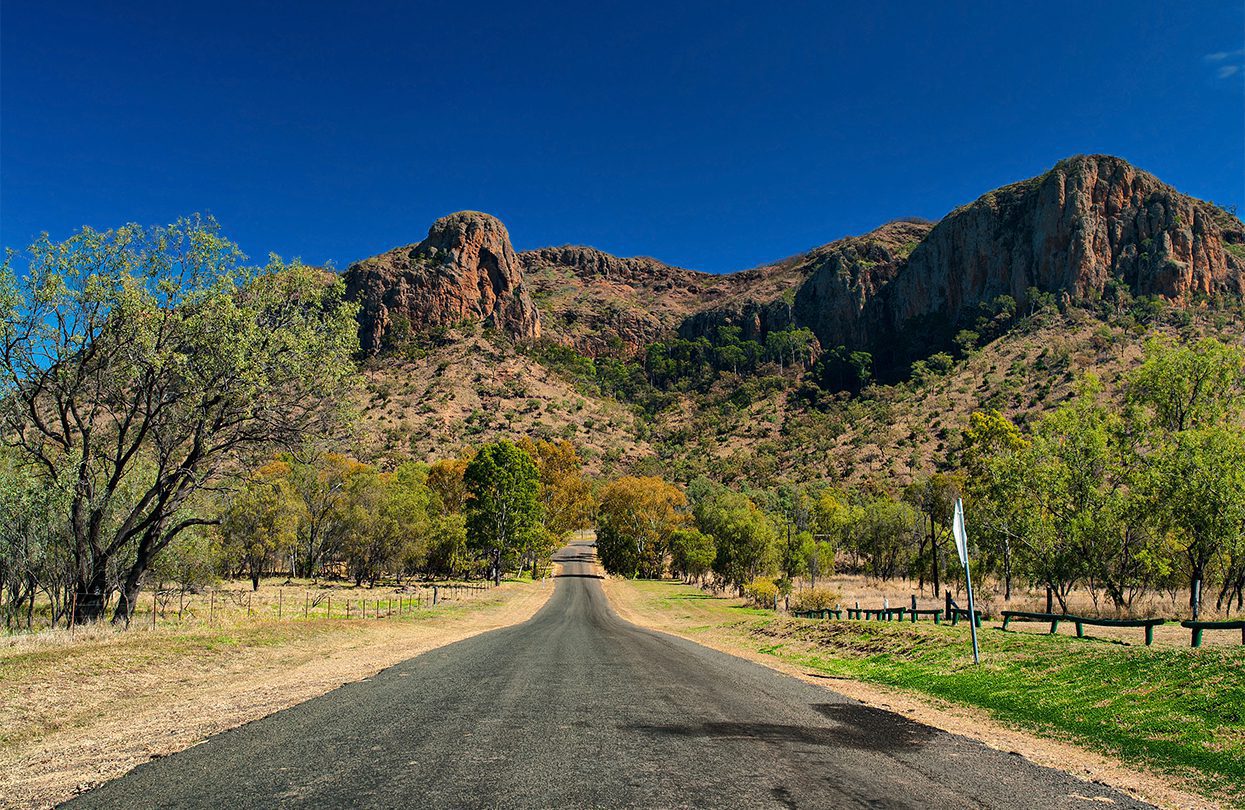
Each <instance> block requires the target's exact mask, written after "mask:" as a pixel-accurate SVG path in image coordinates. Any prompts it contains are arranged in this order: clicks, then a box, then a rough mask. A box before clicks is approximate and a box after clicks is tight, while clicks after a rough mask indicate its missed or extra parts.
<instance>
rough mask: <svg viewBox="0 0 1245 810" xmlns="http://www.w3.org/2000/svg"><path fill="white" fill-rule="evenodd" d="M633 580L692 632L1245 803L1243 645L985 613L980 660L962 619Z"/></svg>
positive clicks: (655, 605) (654, 604)
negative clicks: (886, 616)
mask: <svg viewBox="0 0 1245 810" xmlns="http://www.w3.org/2000/svg"><path fill="white" fill-rule="evenodd" d="M635 585H636V587H637V588H639V589H640V590H641V591H642V592H643V593H644V595H645V599H646V602H648V603H649V604H651V605H652V607H653V608H656V609H657V610H658V611H659V612H660V613H663V614H666V616H665V617H666V618H667V619H671V618H679V617H680V615H682V616H683V617H685V618H684V619H683V621H686V623H687V626H686V627H682V626H681V625H682V622H680V626H681V627H680V629H683V630H685V631H686V632H689V633H701V632H726V633H729V634H730V635H732V636H733V637H734V638H735V639H736V640H738V641H739V642H740V643H741V644H743V645H746V646H747V647H750V648H751V649H754V650H756V651H757V652H760V653H763V654H767V655H772V656H775V657H777V658H780V659H782V660H784V661H787V662H790V663H795V664H799V665H801V666H805V667H808V668H809V669H810V670H813V671H814V672H816V673H818V674H824V675H828V676H831V677H841V678H852V679H856V680H861V681H866V682H870V683H875V684H881V685H885V686H892V687H898V688H902V689H908V690H913V691H917V692H922V693H925V694H927V695H932V696H934V697H936V698H939V699H941V700H945V701H947V702H950V703H956V704H961V705H964V706H972V707H978V708H981V709H985V710H986V711H987V712H988V713H989V714H990V715H992V716H993V717H995V718H996V719H998V720H1000V721H1002V722H1004V723H1006V724H1010V725H1015V726H1018V727H1023V728H1026V729H1029V730H1031V731H1036V732H1039V733H1041V734H1043V735H1046V736H1051V737H1055V738H1059V739H1065V740H1068V741H1071V742H1076V743H1080V744H1082V745H1085V746H1086V747H1089V748H1092V749H1096V750H1099V751H1101V752H1104V753H1107V754H1109V755H1111V756H1114V757H1116V758H1118V759H1120V760H1122V761H1124V762H1128V763H1135V764H1139V765H1145V766H1147V767H1149V768H1151V769H1153V770H1155V771H1158V772H1162V773H1167V774H1170V775H1172V776H1175V777H1178V778H1180V779H1181V780H1182V781H1185V782H1187V783H1188V784H1189V785H1190V786H1192V787H1193V788H1194V789H1195V790H1197V791H1198V792H1201V793H1202V794H1203V795H1206V796H1207V797H1209V798H1212V799H1215V800H1218V801H1224V802H1228V803H1231V804H1234V805H1237V806H1242V807H1245V650H1243V649H1242V648H1240V647H1218V648H1202V649H1197V650H1193V649H1188V648H1183V649H1181V648H1158V647H1145V646H1132V645H1125V644H1121V643H1119V642H1115V641H1109V640H1103V639H1094V638H1075V637H1070V636H1044V635H1032V634H1022V633H1005V632H1003V631H1001V630H1000V629H999V628H997V627H991V626H989V625H987V627H986V629H985V630H984V632H982V633H981V656H982V657H981V665H980V666H978V667H974V666H973V663H972V654H971V652H970V647H969V637H968V627H967V626H964V625H961V626H959V627H949V626H946V625H942V626H935V625H933V624H931V623H925V624H911V623H899V622H868V623H866V622H858V621H852V622H849V621H833V620H816V619H792V618H785V617H775V616H774V614H773V613H772V612H769V611H760V610H753V609H749V608H744V607H741V606H740V605H739V603H738V602H737V600H733V599H727V598H713V597H711V598H709V599H705V598H704V596H705V594H704V592H703V591H700V590H699V589H697V588H693V587H690V586H679V585H672V584H670V583H656V582H637V583H635ZM685 592H686V593H685ZM712 617H716V621H712V620H711V618H712ZM702 628H704V629H702Z"/></svg>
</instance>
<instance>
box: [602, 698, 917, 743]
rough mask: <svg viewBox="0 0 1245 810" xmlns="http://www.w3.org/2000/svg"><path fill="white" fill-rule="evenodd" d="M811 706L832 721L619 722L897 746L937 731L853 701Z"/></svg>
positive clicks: (774, 739)
mask: <svg viewBox="0 0 1245 810" xmlns="http://www.w3.org/2000/svg"><path fill="white" fill-rule="evenodd" d="M812 708H813V709H814V710H816V711H817V712H818V713H819V714H822V715H824V716H825V717H827V718H829V719H830V720H831V721H833V723H834V724H833V725H829V726H813V725H785V724H781V723H732V722H705V723H689V724H671V725H649V724H642V723H633V724H629V725H624V726H621V728H623V729H625V730H631V731H638V732H640V733H642V734H649V735H652V736H658V737H690V738H701V739H714V740H732V739H734V740H756V741H758V742H766V743H773V744H796V745H815V746H823V747H832V748H844V747H846V748H854V749H857V750H861V751H898V750H902V749H912V748H919V747H921V746H923V745H924V744H925V743H926V742H928V741H929V740H931V739H932V738H933V737H934V736H935V735H937V734H939V733H940V732H939V731H938V730H937V729H934V728H931V727H929V726H926V725H922V724H921V723H917V722H915V721H912V720H909V719H907V718H906V717H901V716H899V715H897V714H894V713H892V712H888V711H885V710H883V709H875V708H872V707H870V706H862V705H860V704H855V703H815V704H812Z"/></svg>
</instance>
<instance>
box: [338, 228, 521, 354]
mask: <svg viewBox="0 0 1245 810" xmlns="http://www.w3.org/2000/svg"><path fill="white" fill-rule="evenodd" d="M346 293H347V295H348V296H350V298H352V299H353V300H356V301H359V303H360V307H361V311H360V313H359V345H360V347H361V349H362V350H363V352H364V353H366V354H376V353H377V352H379V351H380V350H381V348H382V347H383V346H385V345H386V343H387V341H392V340H393V338H394V337H395V336H397V335H400V334H404V333H405V334H409V333H412V332H421V331H425V330H427V329H429V328H435V327H444V326H458V325H460V324H464V323H484V324H486V325H489V326H492V327H493V328H496V329H498V330H500V331H502V332H504V333H506V334H507V335H509V336H510V337H512V338H514V339H516V340H534V339H536V338H538V337H540V315H539V313H538V312H537V311H536V306H535V304H533V303H532V299H531V298H530V297H529V296H528V293H527V290H526V289H525V288H524V285H523V272H522V268H521V266H520V264H519V261H518V259H517V258H516V257H515V253H514V248H513V247H511V245H510V235H509V234H508V233H507V232H506V228H505V226H504V225H502V224H501V222H499V221H498V220H497V219H496V218H494V217H491V216H489V215H488V214H481V213H478V212H474V211H462V212H459V213H457V214H450V215H449V216H447V217H442V218H441V219H439V220H437V221H436V222H434V223H433V225H432V227H431V228H430V229H429V230H428V238H427V239H425V240H424V241H422V242H420V243H419V244H417V245H408V246H406V247H401V248H395V249H393V250H391V251H389V252H387V253H382V254H381V255H379V256H374V257H372V258H370V259H364V260H363V261H361V262H358V263H356V264H354V265H351V266H350V268H348V269H347V270H346Z"/></svg>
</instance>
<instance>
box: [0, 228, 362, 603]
mask: <svg viewBox="0 0 1245 810" xmlns="http://www.w3.org/2000/svg"><path fill="white" fill-rule="evenodd" d="M244 261H245V257H243V256H242V254H241V253H240V251H239V250H238V248H237V247H236V246H235V245H233V244H232V243H231V242H229V241H228V240H227V239H225V238H224V237H223V236H222V235H221V234H220V231H219V227H218V226H217V225H216V223H215V222H213V221H211V220H201V219H197V218H196V219H185V220H179V221H178V222H176V223H174V224H173V225H169V226H167V227H157V228H151V229H146V228H142V227H139V226H137V225H128V226H125V227H122V228H118V229H116V230H112V231H96V230H93V229H90V228H84V229H83V230H81V231H80V232H78V233H76V234H74V235H73V236H71V237H70V238H69V239H67V240H65V241H63V242H53V241H51V240H50V239H48V237H47V236H46V235H45V236H44V237H43V238H41V239H40V240H39V241H37V242H36V243H35V244H33V245H31V246H30V248H29V249H28V250H27V251H26V252H25V253H24V254H18V253H13V252H10V253H9V254H8V256H7V257H6V259H5V261H4V264H3V266H2V268H0V434H2V438H3V440H4V441H5V442H7V443H9V444H11V445H13V446H14V447H16V448H17V449H18V450H19V451H20V454H21V455H22V456H23V457H24V458H25V459H26V460H27V461H29V462H30V463H32V464H33V465H34V466H35V468H36V469H37V470H38V474H39V476H40V477H41V479H42V480H43V482H44V483H45V484H46V485H47V486H49V487H53V486H59V487H63V488H64V490H65V492H66V495H67V500H68V507H67V523H68V537H69V543H68V544H69V554H70V556H71V558H72V561H73V566H74V585H73V591H74V600H75V603H76V604H75V615H76V617H77V619H78V620H79V621H90V620H93V619H96V618H98V617H100V616H101V615H102V614H103V613H104V612H105V610H106V609H107V607H108V604H109V601H110V599H111V597H112V596H113V595H114V594H117V593H119V595H120V598H119V599H118V602H117V606H116V610H115V612H114V614H113V620H114V622H122V623H124V622H126V621H128V619H129V616H130V614H131V612H132V610H133V608H134V605H135V602H136V598H137V595H138V591H139V589H140V587H141V585H142V582H143V579H144V575H145V574H146V572H147V571H148V569H149V567H150V566H151V565H152V562H153V559H154V558H155V556H156V555H157V554H159V553H160V551H161V550H162V549H163V548H165V547H166V546H167V545H168V544H169V543H170V542H172V540H173V539H174V538H176V537H177V536H178V535H179V534H180V533H182V532H184V531H186V530H187V529H189V528H191V527H193V526H196V525H201V524H205V523H209V522H212V521H213V520H214V518H212V517H209V516H205V515H202V514H197V513H196V512H195V511H194V510H192V509H191V508H190V505H191V502H192V497H193V496H194V495H195V493H196V492H199V491H201V490H203V489H204V488H205V487H209V486H211V485H212V484H213V483H214V482H215V481H218V480H219V476H220V473H222V472H223V471H226V470H228V469H230V468H233V467H236V466H238V465H239V463H241V462H244V461H246V460H249V459H250V458H252V457H253V456H254V455H256V454H258V453H270V452H271V451H272V449H273V447H274V446H285V445H294V444H296V443H300V442H302V441H304V440H305V439H306V438H307V437H308V436H309V435H313V434H316V433H319V432H322V431H324V430H326V429H327V428H328V426H329V425H330V424H331V421H332V420H331V419H330V418H329V416H330V413H331V410H332V409H331V408H326V406H325V405H326V403H332V402H334V401H335V399H336V398H337V397H339V395H340V394H341V393H342V391H343V389H344V388H345V387H346V386H347V384H348V382H349V380H350V378H351V375H352V372H353V363H352V360H351V358H352V356H353V354H354V353H355V352H356V351H357V348H358V345H357V332H356V323H355V314H356V307H355V306H354V305H353V304H350V303H348V302H347V301H346V300H345V297H344V294H345V287H344V285H343V283H342V282H341V280H340V279H339V278H336V277H332V276H329V275H328V274H326V273H324V272H323V271H319V270H315V269H313V268H309V267H306V266H303V265H301V264H299V263H298V262H294V263H292V264H285V263H283V262H281V261H280V260H279V259H277V258H276V257H273V258H271V259H270V260H269V262H268V264H267V265H266V266H265V267H263V268H257V267H251V266H247V265H245V264H244ZM19 265H21V268H20V271H19Z"/></svg>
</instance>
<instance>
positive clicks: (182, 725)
mask: <svg viewBox="0 0 1245 810" xmlns="http://www.w3.org/2000/svg"><path fill="white" fill-rule="evenodd" d="M552 593H553V580H552V579H550V580H546V581H545V582H541V583H536V584H522V583H508V584H505V585H503V586H502V587H501V588H499V589H497V590H495V591H492V592H491V593H490V598H488V599H487V600H480V601H479V602H476V603H473V604H468V605H464V606H461V607H459V608H456V609H452V610H449V609H447V610H444V611H442V612H432V611H428V612H425V613H423V614H421V615H417V616H413V617H406V618H400V619H399V618H395V619H382V620H370V621H368V620H357V619H356V620H350V621H346V620H340V621H339V620H331V621H330V620H325V621H321V622H305V623H302V627H301V628H300V627H298V626H296V623H291V624H290V625H288V626H278V627H276V628H275V629H274V628H272V627H262V626H261V627H259V628H255V629H254V630H253V632H256V633H257V635H256V636H255V637H254V638H250V637H247V638H245V639H241V642H242V643H239V641H240V640H239V639H238V638H227V639H224V640H222V639H221V638H220V637H213V636H205V637H204V638H198V637H197V636H191V637H189V638H187V636H186V634H169V635H168V636H166V637H164V638H158V636H160V633H159V632H153V633H151V634H149V637H147V638H143V637H141V636H139V635H138V634H135V633H130V634H123V635H113V636H108V635H101V636H99V637H96V638H88V639H85V640H82V641H79V642H77V643H76V644H74V645H60V646H59V647H54V648H52V649H49V650H48V651H47V660H46V664H45V662H44V661H42V660H39V659H37V658H36V659H34V660H33V661H32V660H31V659H30V658H29V655H30V654H29V653H24V654H23V655H22V657H21V658H20V659H19V657H18V655H16V654H10V655H8V656H0V682H2V683H3V695H4V698H3V704H0V718H3V719H4V728H3V734H4V738H5V740H4V745H3V748H0V807H13V808H18V807H48V806H51V805H54V804H56V803H57V802H61V801H64V800H66V799H68V798H70V797H71V796H73V795H74V794H76V793H78V792H81V791H83V790H86V789H88V788H90V787H93V786H95V785H97V784H100V783H102V782H106V781H108V780H110V779H115V778H117V777H119V776H121V775H123V774H125V773H126V772H128V771H129V770H131V769H132V768H134V767H135V766H137V765H139V764H141V763H143V762H146V761H148V760H150V759H155V758H158V757H162V756H167V755H168V754H172V753H174V752H177V751H181V750H183V749H185V748H188V747H190V746H192V745H195V744H196V743H198V742H200V741H202V740H204V739H206V738H207V737H209V736H211V735H213V734H217V733H219V732H221V731H225V730H227V729H230V728H233V727H236V726H239V725H242V724H243V723H247V722H250V721H252V720H257V719H259V718H261V717H265V716H267V715H269V714H272V713H273V712H277V711H280V710H282V709H285V708H288V707H290V706H293V705H294V704H296V703H301V702H302V701H304V700H308V699H310V698H313V697H316V696H318V695H322V694H324V693H325V692H328V691H330V690H332V689H335V688H337V687H338V686H341V685H342V684H345V683H350V682H352V681H357V680H360V679H362V678H367V677H370V676H372V675H374V674H376V673H377V672H379V671H380V670H382V669H385V668H386V667H389V666H392V665H394V664H396V663H398V662H400V661H403V660H406V659H408V658H411V657H413V656H416V655H419V654H420V653H423V652H426V651H427V650H430V649H433V648H435V647H440V646H443V645H445V644H450V643H453V642H455V641H459V640H461V639H464V638H467V637H469V636H473V635H476V634H478V633H483V632H486V631H489V630H493V629H496V628H499V627H505V626H508V625H511V624H516V623H518V622H522V621H525V620H526V619H528V618H530V617H531V616H532V615H533V614H534V613H535V612H536V611H537V610H538V609H540V607H541V606H542V605H544V603H545V602H546V601H547V600H548V598H549V596H550V595H551V594H552ZM274 624H275V623H274ZM264 630H266V631H268V632H265V633H260V631H264ZM74 647H77V648H78V649H76V650H75V649H74ZM17 718H24V719H25V721H26V722H27V725H29V722H30V721H31V719H32V718H34V719H36V720H37V721H38V722H39V724H40V725H39V732H38V733H29V729H27V730H26V731H25V732H23V731H22V730H21V729H19V728H18V723H17Z"/></svg>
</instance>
